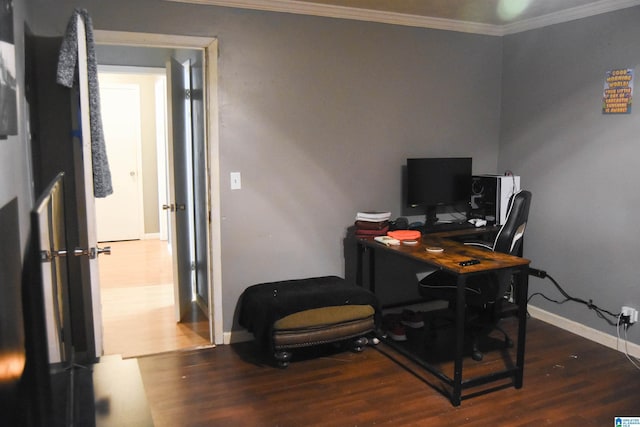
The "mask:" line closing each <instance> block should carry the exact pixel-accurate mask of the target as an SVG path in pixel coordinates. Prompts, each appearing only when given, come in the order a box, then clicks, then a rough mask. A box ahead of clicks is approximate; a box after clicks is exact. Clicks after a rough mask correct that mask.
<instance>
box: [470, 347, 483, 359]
mask: <svg viewBox="0 0 640 427" xmlns="http://www.w3.org/2000/svg"><path fill="white" fill-rule="evenodd" d="M483 357H484V354H482V353H481V352H480V350H473V352H472V353H471V358H472V359H473V360H475V361H476V362H480V361H481V360H482V358H483Z"/></svg>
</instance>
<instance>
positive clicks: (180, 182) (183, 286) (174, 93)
mask: <svg viewBox="0 0 640 427" xmlns="http://www.w3.org/2000/svg"><path fill="white" fill-rule="evenodd" d="M185 73H186V70H185V67H184V66H183V65H182V64H180V63H179V62H178V61H176V60H175V59H174V58H171V60H170V61H169V62H168V63H167V74H168V75H167V92H168V96H167V99H168V100H170V101H169V102H168V103H167V110H168V116H169V117H168V120H167V122H168V127H169V132H168V134H169V143H168V157H169V158H168V162H169V165H172V166H173V167H169V203H168V204H167V205H165V206H164V208H166V209H168V210H169V211H170V217H171V222H170V223H171V233H170V239H171V240H170V244H171V251H172V258H173V283H174V295H175V307H176V321H177V322H179V321H180V320H182V318H183V317H184V316H185V315H186V314H187V313H188V312H189V311H190V305H191V303H192V301H193V285H194V281H193V274H192V273H193V268H192V266H193V264H194V261H193V260H194V242H193V235H194V232H193V223H194V221H193V203H192V200H193V197H192V194H193V191H192V189H193V187H192V181H191V178H190V176H191V174H192V170H193V168H192V142H191V112H190V108H189V102H188V92H187V85H186V79H187V77H188V74H185Z"/></svg>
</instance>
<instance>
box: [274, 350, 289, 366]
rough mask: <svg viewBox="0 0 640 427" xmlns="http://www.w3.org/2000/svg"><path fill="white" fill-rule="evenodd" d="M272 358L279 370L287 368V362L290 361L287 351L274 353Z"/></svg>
mask: <svg viewBox="0 0 640 427" xmlns="http://www.w3.org/2000/svg"><path fill="white" fill-rule="evenodd" d="M273 357H274V358H275V359H276V361H277V362H278V367H279V368H282V369H284V368H286V367H287V366H289V362H290V361H291V352H289V351H276V352H275V353H274V355H273Z"/></svg>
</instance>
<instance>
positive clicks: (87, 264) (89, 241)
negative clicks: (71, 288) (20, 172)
mask: <svg viewBox="0 0 640 427" xmlns="http://www.w3.org/2000/svg"><path fill="white" fill-rule="evenodd" d="M87 68H88V65H87V45H86V35H85V26H84V21H83V20H82V18H81V17H80V16H78V80H79V85H78V91H79V95H80V117H79V120H80V124H81V135H82V137H81V140H82V159H81V160H80V161H81V162H82V164H83V167H82V174H83V177H81V178H84V197H85V200H84V207H85V211H84V218H78V220H79V223H84V224H85V225H86V229H85V230H81V232H80V239H79V241H78V244H79V247H78V248H75V249H74V250H73V253H74V255H75V256H78V257H81V259H82V261H81V263H80V270H81V275H82V278H83V281H86V282H87V283H90V286H91V293H90V298H91V309H92V312H93V341H94V342H93V344H94V345H93V349H94V351H95V354H94V356H95V357H96V358H99V357H101V356H102V351H103V342H102V303H101V297H100V274H99V270H98V255H99V254H101V253H106V254H109V253H110V249H109V248H104V249H101V248H99V247H98V226H97V222H96V204H95V199H94V196H93V163H92V154H91V153H92V150H91V127H90V117H89V111H90V107H89V80H88V70H87ZM75 154H76V153H74V155H75ZM79 215H80V214H79ZM83 231H84V232H83Z"/></svg>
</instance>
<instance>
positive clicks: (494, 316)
mask: <svg viewBox="0 0 640 427" xmlns="http://www.w3.org/2000/svg"><path fill="white" fill-rule="evenodd" d="M530 205H531V193H530V192H529V191H519V192H517V193H515V194H514V195H513V196H511V199H510V201H509V207H508V213H507V218H506V220H505V222H504V224H503V225H502V227H501V228H500V230H499V231H498V234H497V235H496V237H495V240H494V241H493V242H492V243H491V242H490V243H480V242H469V243H465V244H468V245H476V246H482V247H484V248H486V249H487V250H492V251H497V252H503V253H507V254H510V255H516V256H521V254H522V240H523V239H522V238H523V236H524V232H525V229H526V226H527V219H528V217H529V206H530ZM512 276H513V275H512V274H511V273H509V272H492V273H488V274H484V275H478V276H471V277H469V278H468V279H467V283H466V287H465V290H466V294H465V301H466V319H467V322H466V323H467V324H466V325H465V327H466V328H465V330H466V331H467V332H468V333H469V335H471V337H472V339H473V350H472V358H473V359H474V360H482V356H483V355H482V353H481V352H480V351H479V349H478V345H477V344H478V339H479V338H481V337H483V336H486V335H488V334H489V333H490V332H491V331H492V330H494V329H498V330H500V331H501V332H502V333H503V334H504V336H505V343H506V344H507V345H510V344H511V340H510V339H509V337H508V335H507V334H506V333H505V332H504V331H503V330H502V329H500V328H499V327H498V325H497V323H498V320H499V319H500V315H499V314H500V311H501V310H502V304H503V302H504V300H505V295H506V294H507V292H508V291H509V289H510V288H511V283H512ZM418 288H419V291H420V295H421V296H423V297H424V298H425V299H428V300H446V301H448V303H449V308H450V309H454V308H455V301H456V280H455V278H454V277H453V276H452V275H450V274H448V273H446V272H444V271H441V270H439V271H435V272H433V273H432V274H429V275H428V276H426V277H425V278H423V279H422V280H421V281H420V283H419V287H418Z"/></svg>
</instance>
